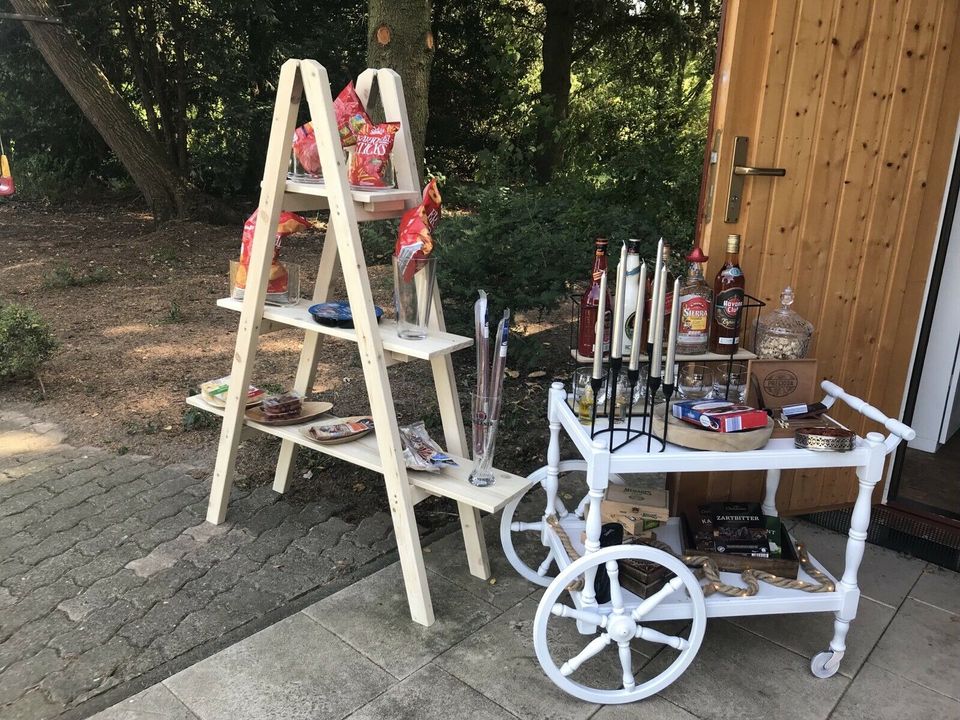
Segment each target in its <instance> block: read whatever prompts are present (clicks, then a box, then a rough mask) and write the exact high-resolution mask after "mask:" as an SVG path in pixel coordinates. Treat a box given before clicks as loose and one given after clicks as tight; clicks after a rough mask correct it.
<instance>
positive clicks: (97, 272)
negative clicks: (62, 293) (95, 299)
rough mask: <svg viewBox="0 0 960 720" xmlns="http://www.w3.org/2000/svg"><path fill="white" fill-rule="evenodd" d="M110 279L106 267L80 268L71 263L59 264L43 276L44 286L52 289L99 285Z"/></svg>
mask: <svg viewBox="0 0 960 720" xmlns="http://www.w3.org/2000/svg"><path fill="white" fill-rule="evenodd" d="M109 279H110V271H109V270H108V269H107V268H105V267H98V268H91V269H89V270H78V269H76V268H73V267H71V266H70V265H66V264H64V265H57V267H55V268H54V269H53V271H51V272H49V273H47V274H46V275H45V276H44V278H43V286H44V287H46V288H50V289H63V288H71V287H85V286H87V285H99V284H100V283H104V282H107V280H109Z"/></svg>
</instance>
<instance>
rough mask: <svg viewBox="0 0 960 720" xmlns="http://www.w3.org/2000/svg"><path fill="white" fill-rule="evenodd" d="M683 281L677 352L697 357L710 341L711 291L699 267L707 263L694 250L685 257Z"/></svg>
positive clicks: (700, 253)
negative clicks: (686, 264)
mask: <svg viewBox="0 0 960 720" xmlns="http://www.w3.org/2000/svg"><path fill="white" fill-rule="evenodd" d="M686 259H687V262H688V263H689V266H688V267H687V277H686V278H685V279H684V281H683V286H682V287H681V288H680V326H679V327H678V329H677V352H678V353H679V354H681V355H701V354H703V353H705V352H706V351H707V341H708V339H709V337H710V309H711V308H712V306H713V291H712V290H711V289H710V286H709V285H707V283H706V281H705V280H704V279H703V266H702V265H701V263H704V262H706V261H707V260H708V258H707V256H706V255H704V254H703V251H702V250H701V249H700V248H698V247H695V248H694V249H693V250H691V251H690V254H688V255H687V258H686Z"/></svg>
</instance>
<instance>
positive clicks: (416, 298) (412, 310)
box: [393, 255, 437, 340]
mask: <svg viewBox="0 0 960 720" xmlns="http://www.w3.org/2000/svg"><path fill="white" fill-rule="evenodd" d="M436 282H437V259H436V258H435V257H427V258H413V259H411V260H409V261H408V262H407V263H406V265H404V264H403V263H401V261H400V259H399V258H398V257H397V256H396V255H394V256H393V304H394V307H395V308H396V311H397V330H398V334H399V335H400V337H402V338H406V339H407V340H423V338H425V337H426V336H427V333H428V329H427V324H428V323H429V321H430V310H431V308H432V306H433V291H434V287H435V286H436Z"/></svg>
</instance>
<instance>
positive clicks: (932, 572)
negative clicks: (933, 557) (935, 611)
mask: <svg viewBox="0 0 960 720" xmlns="http://www.w3.org/2000/svg"><path fill="white" fill-rule="evenodd" d="M910 597H912V598H916V599H917V600H920V601H921V602H925V603H928V604H930V605H935V606H937V607H938V608H940V609H941V610H946V611H947V612H950V613H953V614H954V615H960V573H956V572H953V571H952V570H946V569H944V568H941V567H937V566H936V565H927V567H926V568H924V570H923V574H922V575H920V579H919V580H917V584H916V585H914V586H913V589H912V590H911V591H910Z"/></svg>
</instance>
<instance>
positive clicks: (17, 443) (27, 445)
mask: <svg viewBox="0 0 960 720" xmlns="http://www.w3.org/2000/svg"><path fill="white" fill-rule="evenodd" d="M51 434H52V435H55V436H54V437H50V436H49V435H37V434H36V433H32V432H27V431H25V430H10V431H7V432H4V433H0V457H12V456H14V455H23V454H24V453H34V452H40V451H42V450H49V449H50V448H54V447H56V446H57V445H59V444H60V443H61V442H62V441H63V437H62V436H56V434H55V433H51Z"/></svg>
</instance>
